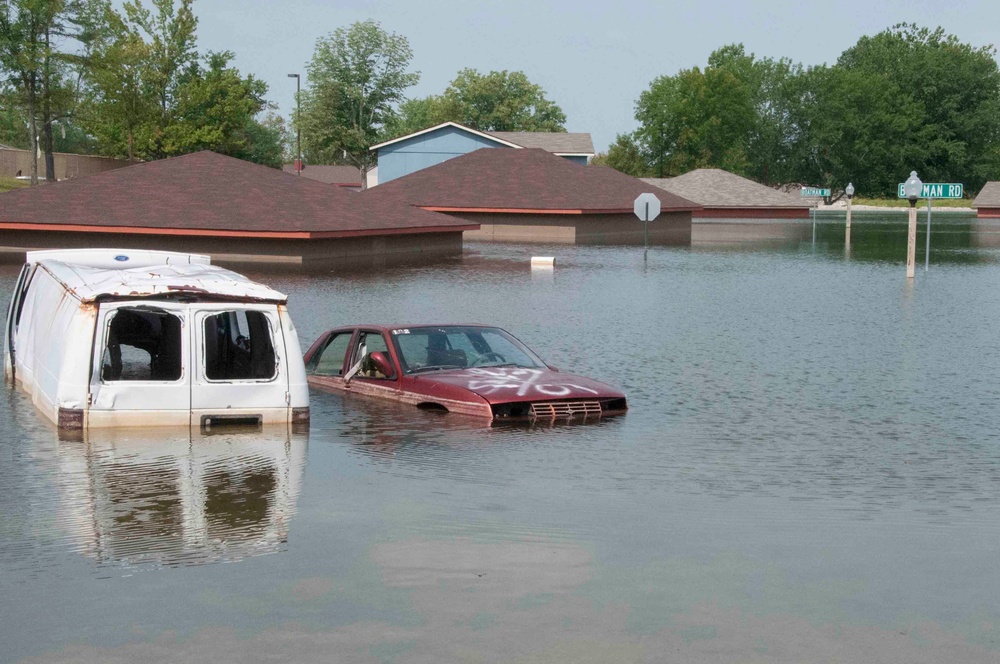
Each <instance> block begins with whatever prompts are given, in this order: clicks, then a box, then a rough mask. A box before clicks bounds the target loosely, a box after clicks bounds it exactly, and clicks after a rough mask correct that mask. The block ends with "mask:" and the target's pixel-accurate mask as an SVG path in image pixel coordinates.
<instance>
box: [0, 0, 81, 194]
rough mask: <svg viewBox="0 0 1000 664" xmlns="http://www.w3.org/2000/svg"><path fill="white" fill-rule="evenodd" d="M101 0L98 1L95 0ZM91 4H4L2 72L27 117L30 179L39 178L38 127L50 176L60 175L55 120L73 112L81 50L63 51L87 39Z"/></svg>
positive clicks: (69, 0) (24, 0)
mask: <svg viewBox="0 0 1000 664" xmlns="http://www.w3.org/2000/svg"><path fill="white" fill-rule="evenodd" d="M95 1H96V0H95ZM88 8H89V4H88V3H87V2H84V1H83V0H10V1H7V2H3V3H0V73H2V74H3V76H4V78H5V79H6V81H7V82H8V83H9V84H11V85H12V86H13V88H14V90H15V91H16V96H15V99H16V101H17V103H18V105H19V106H21V107H22V108H23V110H24V113H25V116H26V117H27V125H28V137H29V142H30V146H31V151H32V157H31V181H32V184H35V183H37V181H38V159H37V154H38V147H39V146H38V141H39V132H41V134H42V136H43V137H44V141H43V143H44V148H45V161H46V166H47V168H46V177H47V178H48V179H50V180H54V179H55V168H54V159H53V155H52V152H53V135H52V125H53V123H54V122H56V121H57V120H59V119H62V118H65V117H67V116H68V115H69V113H70V112H71V110H72V108H73V105H74V102H75V99H76V89H75V86H74V83H73V77H72V75H71V68H72V67H73V66H74V65H75V64H78V59H77V57H76V55H75V54H74V53H72V52H70V51H64V50H60V49H59V48H58V47H59V46H60V45H62V44H64V43H65V44H66V45H72V44H75V43H78V42H80V41H84V40H86V39H87V38H88V35H89V30H88V24H87V19H88V17H89V16H90V13H89V11H88Z"/></svg>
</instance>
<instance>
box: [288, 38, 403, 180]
mask: <svg viewBox="0 0 1000 664" xmlns="http://www.w3.org/2000/svg"><path fill="white" fill-rule="evenodd" d="M412 57H413V53H412V51H411V50H410V45H409V43H408V42H407V40H406V38H405V37H402V36H400V35H396V34H389V33H387V32H386V31H385V30H383V29H382V27H381V26H380V25H379V24H378V23H377V22H375V21H362V22H359V23H354V24H353V25H351V26H350V27H349V28H340V29H338V30H335V31H334V32H333V33H332V34H331V35H329V36H327V37H325V38H321V39H320V40H318V41H317V42H316V50H315V52H314V54H313V58H312V60H311V61H310V63H309V65H308V66H307V67H306V71H307V78H308V81H309V88H308V89H307V90H305V91H303V93H302V100H301V101H302V117H301V125H302V129H303V132H302V134H303V152H304V153H305V154H306V160H307V161H308V162H310V163H317V164H322V163H333V161H334V160H335V159H336V158H337V157H338V156H339V157H341V158H345V159H346V160H347V162H348V163H351V164H353V165H354V166H357V167H358V169H359V170H360V171H361V181H362V182H364V181H365V174H366V173H367V171H368V169H369V168H371V167H372V166H373V165H374V164H375V159H376V156H375V155H374V154H372V153H371V151H370V150H369V148H370V147H371V146H372V145H373V144H375V143H376V142H378V140H379V138H380V137H382V136H384V132H385V128H386V127H387V126H388V125H390V124H391V123H392V122H393V117H394V115H395V112H396V107H397V106H398V105H399V104H400V103H401V102H402V101H403V92H404V90H406V88H408V87H410V86H412V85H416V83H417V81H418V80H419V79H420V75H419V73H416V72H409V71H407V70H408V68H409V65H410V60H411V59H412Z"/></svg>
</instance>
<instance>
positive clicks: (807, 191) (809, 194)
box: [799, 187, 830, 248]
mask: <svg viewBox="0 0 1000 664" xmlns="http://www.w3.org/2000/svg"><path fill="white" fill-rule="evenodd" d="M799 196H801V197H802V198H816V197H817V196H821V197H823V198H829V197H830V190H829V189H822V188H820V187H802V189H800V190H799ZM809 218H810V219H812V227H813V247H814V248H815V247H816V210H815V207H811V208H809Z"/></svg>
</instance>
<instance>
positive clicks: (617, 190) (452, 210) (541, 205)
mask: <svg viewBox="0 0 1000 664" xmlns="http://www.w3.org/2000/svg"><path fill="white" fill-rule="evenodd" d="M649 192H652V193H655V194H656V195H657V197H658V198H659V199H660V203H661V210H662V211H661V214H660V217H659V218H658V219H656V220H655V221H653V222H651V223H650V224H649V237H650V241H651V242H654V243H659V244H688V243H689V242H690V240H691V213H692V212H693V211H695V210H698V209H700V206H699V205H697V204H696V203H692V202H691V201H690V200H687V199H685V198H682V197H680V196H678V195H676V194H673V193H670V192H667V191H663V190H659V189H656V188H655V187H653V186H651V185H648V184H645V183H643V182H642V181H640V180H638V179H636V178H633V177H630V176H628V175H625V174H623V173H619V172H618V171H616V170H613V169H611V168H607V167H604V166H588V165H582V164H579V163H574V162H572V161H569V160H567V159H564V158H562V157H559V156H556V155H554V154H552V153H550V152H547V151H545V150H541V149H538V148H526V149H521V150H476V151H474V152H471V153H469V154H465V155H462V156H459V157H455V158H453V159H449V160H447V161H444V162H442V163H439V164H437V165H436V166H431V167H429V168H424V169H421V170H419V171H417V172H415V173H411V174H409V175H407V176H405V177H401V178H398V179H395V180H392V181H391V182H387V183H383V184H380V185H379V186H378V187H375V188H374V189H369V190H367V191H364V192H362V193H361V194H359V195H358V198H360V199H361V200H370V199H376V200H377V199H380V198H381V199H386V200H396V201H399V202H402V203H406V204H409V205H413V206H417V207H420V208H422V209H424V210H426V211H433V212H441V213H445V214H447V215H448V216H450V217H452V218H454V219H459V220H463V221H465V222H466V223H471V224H476V225H477V226H478V227H479V228H478V230H470V231H467V232H466V234H465V237H466V239H469V240H492V241H510V242H566V243H598V244H600V243H633V242H637V243H642V242H643V241H644V230H643V223H642V222H640V221H639V220H638V219H637V218H636V216H635V214H634V212H633V209H634V204H635V199H636V198H637V197H638V196H639V195H640V194H643V193H649Z"/></svg>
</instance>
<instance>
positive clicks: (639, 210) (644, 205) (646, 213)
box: [632, 194, 660, 221]
mask: <svg viewBox="0 0 1000 664" xmlns="http://www.w3.org/2000/svg"><path fill="white" fill-rule="evenodd" d="M632 209H633V210H634V211H635V216H637V217H639V221H652V220H654V219H656V218H657V217H658V216H660V199H659V198H657V197H656V194H639V197H638V198H637V199H635V206H634V207H633V208H632Z"/></svg>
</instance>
